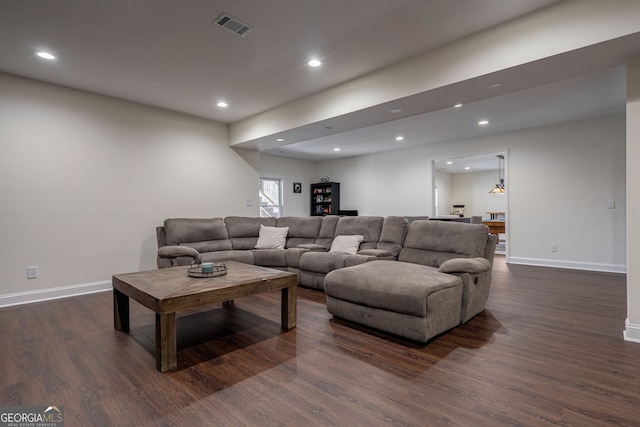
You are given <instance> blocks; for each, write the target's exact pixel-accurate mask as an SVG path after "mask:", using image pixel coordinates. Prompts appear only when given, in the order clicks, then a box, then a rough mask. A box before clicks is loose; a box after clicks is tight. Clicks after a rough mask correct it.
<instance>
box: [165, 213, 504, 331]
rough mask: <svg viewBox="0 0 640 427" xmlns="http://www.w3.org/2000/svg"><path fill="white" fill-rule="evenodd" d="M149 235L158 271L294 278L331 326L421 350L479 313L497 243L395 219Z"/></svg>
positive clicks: (292, 221) (182, 221) (480, 232)
mask: <svg viewBox="0 0 640 427" xmlns="http://www.w3.org/2000/svg"><path fill="white" fill-rule="evenodd" d="M285 229H286V230H285ZM274 232H275V234H276V236H275V237H274ZM156 234H157V239H158V267H159V268H166V267H172V266H178V265H189V264H191V263H192V262H193V261H196V262H211V261H213V262H222V261H228V260H233V261H239V262H244V263H248V264H255V265H261V266H264V267H270V268H277V269H282V270H287V271H291V272H295V273H297V274H298V281H299V284H300V285H302V286H305V287H310V288H314V289H318V290H322V291H324V292H325V293H326V294H327V309H328V310H329V312H331V313H332V314H333V315H334V317H336V318H341V319H346V320H348V321H351V322H356V323H360V324H364V325H367V326H370V327H374V328H377V329H381V330H383V331H386V332H390V333H393V334H396V335H400V336H403V337H405V338H409V339H411V340H415V341H421V342H427V341H428V340H429V339H431V338H432V337H434V336H436V335H438V334H440V333H442V332H444V331H446V330H448V329H451V328H453V327H455V326H457V325H459V324H461V323H464V322H466V321H468V320H469V319H471V318H472V317H473V316H475V315H476V314H478V313H479V312H481V311H482V310H484V307H485V304H486V301H487V298H488V296H489V289H490V285H491V267H492V264H493V254H494V252H495V246H496V240H497V239H496V236H495V235H491V234H489V230H488V228H487V227H486V226H485V225H475V224H463V223H453V222H440V221H429V220H425V219H423V218H421V219H417V220H416V219H415V218H410V217H402V216H389V217H380V216H358V217H338V216H331V215H330V216H325V217H282V218H256V217H226V218H211V219H196V218H172V219H167V220H165V221H164V225H163V226H160V227H157V229H156ZM257 246H259V248H257Z"/></svg>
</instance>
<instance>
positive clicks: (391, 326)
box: [324, 261, 462, 343]
mask: <svg viewBox="0 0 640 427" xmlns="http://www.w3.org/2000/svg"><path fill="white" fill-rule="evenodd" d="M324 290H325V292H326V294H327V310H328V311H329V312H330V313H331V314H333V316H334V317H336V318H341V319H345V320H348V321H351V322H355V323H359V324H362V325H366V326H369V327H372V328H375V329H379V330H382V331H385V332H389V333H391V334H395V335H399V336H401V337H404V338H408V339H410V340H413V341H420V342H423V343H426V342H427V341H428V340H429V339H431V338H433V337H434V336H436V335H438V334H440V333H442V332H445V331H447V330H449V329H451V328H454V327H456V326H458V325H459V324H460V312H461V301H462V280H461V279H460V277H458V276H455V275H452V274H447V273H441V272H439V271H438V269H437V268H434V267H429V266H426V265H420V264H413V263H407V262H392V261H371V262H367V263H364V264H360V265H355V266H352V267H346V268H341V269H339V270H334V271H332V272H330V273H328V274H327V275H326V277H325V281H324Z"/></svg>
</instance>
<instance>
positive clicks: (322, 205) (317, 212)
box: [311, 182, 340, 216]
mask: <svg viewBox="0 0 640 427" xmlns="http://www.w3.org/2000/svg"><path fill="white" fill-rule="evenodd" d="M339 210H340V183H339V182H320V183H317V184H311V216H322V215H338V211H339Z"/></svg>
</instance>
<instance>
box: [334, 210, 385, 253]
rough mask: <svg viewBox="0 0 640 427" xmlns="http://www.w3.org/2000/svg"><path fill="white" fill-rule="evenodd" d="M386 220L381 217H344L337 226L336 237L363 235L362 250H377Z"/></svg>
mask: <svg viewBox="0 0 640 427" xmlns="http://www.w3.org/2000/svg"><path fill="white" fill-rule="evenodd" d="M383 221H384V218H383V217H381V216H343V217H341V218H340V219H339V220H338V224H337V225H336V233H335V235H336V236H353V235H358V234H359V235H362V236H364V241H363V242H362V243H361V244H360V249H377V245H378V242H379V241H380V233H381V232H382V223H383Z"/></svg>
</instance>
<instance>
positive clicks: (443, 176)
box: [430, 172, 453, 216]
mask: <svg viewBox="0 0 640 427" xmlns="http://www.w3.org/2000/svg"><path fill="white" fill-rule="evenodd" d="M452 176H453V175H452V174H450V173H446V172H434V174H433V178H434V180H435V186H436V187H438V211H437V212H435V211H434V213H433V215H436V216H440V215H450V214H451V205H453V202H452V201H451V196H452V193H453V187H452V179H451V177H452ZM434 197H435V195H434ZM434 203H435V198H434ZM430 216H432V215H430Z"/></svg>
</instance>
